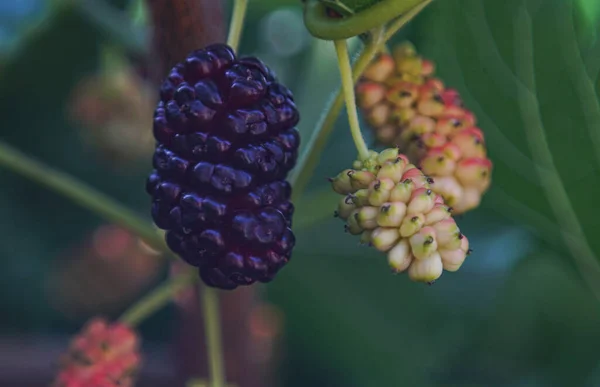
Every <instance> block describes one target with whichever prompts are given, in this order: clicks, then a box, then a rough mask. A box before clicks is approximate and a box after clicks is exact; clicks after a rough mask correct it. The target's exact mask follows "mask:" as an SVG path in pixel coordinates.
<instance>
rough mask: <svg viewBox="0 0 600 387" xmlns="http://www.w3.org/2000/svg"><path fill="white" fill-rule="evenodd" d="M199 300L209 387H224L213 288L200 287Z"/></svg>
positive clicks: (217, 317)
mask: <svg viewBox="0 0 600 387" xmlns="http://www.w3.org/2000/svg"><path fill="white" fill-rule="evenodd" d="M200 299H201V300H202V311H203V315H204V331H205V336H206V346H207V353H208V359H209V369H210V372H209V380H210V387H225V385H226V384H225V367H224V365H223V348H222V344H221V323H220V318H219V316H220V310H219V295H218V294H217V290H216V289H214V288H211V287H208V286H200Z"/></svg>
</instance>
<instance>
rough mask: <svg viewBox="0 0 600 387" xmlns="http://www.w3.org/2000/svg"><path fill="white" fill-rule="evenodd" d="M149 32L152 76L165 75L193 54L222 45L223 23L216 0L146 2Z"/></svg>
mask: <svg viewBox="0 0 600 387" xmlns="http://www.w3.org/2000/svg"><path fill="white" fill-rule="evenodd" d="M147 3H148V8H149V10H150V17H151V20H152V24H153V26H154V31H153V39H152V41H153V45H154V47H153V49H154V53H155V54H154V55H153V58H156V61H153V62H155V63H154V69H153V75H154V78H155V79H162V78H163V77H164V76H165V73H166V72H167V71H168V69H170V68H171V67H173V65H175V64H176V63H177V62H179V61H181V60H182V59H183V58H185V57H186V55H187V54H188V53H189V52H190V51H193V50H196V49H198V48H201V47H203V46H205V45H207V44H209V43H215V42H223V41H225V20H224V15H223V5H222V1H219V0H147Z"/></svg>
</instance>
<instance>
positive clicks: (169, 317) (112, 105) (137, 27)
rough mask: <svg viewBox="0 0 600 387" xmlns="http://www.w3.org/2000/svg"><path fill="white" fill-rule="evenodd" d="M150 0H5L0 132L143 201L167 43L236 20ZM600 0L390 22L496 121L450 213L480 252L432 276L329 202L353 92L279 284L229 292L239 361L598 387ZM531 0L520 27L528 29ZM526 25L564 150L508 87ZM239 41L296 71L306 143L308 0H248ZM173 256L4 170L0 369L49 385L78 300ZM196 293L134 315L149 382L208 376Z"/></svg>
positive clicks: (211, 1) (323, 52)
mask: <svg viewBox="0 0 600 387" xmlns="http://www.w3.org/2000/svg"><path fill="white" fill-rule="evenodd" d="M148 4H150V5H151V7H150V8H149V7H147V4H146V3H145V2H144V1H142V0H131V1H129V0H54V1H44V0H12V1H9V0H3V1H0V113H1V117H2V119H1V121H0V122H1V124H0V139H1V140H2V141H5V142H7V143H10V144H12V145H13V146H15V147H17V148H18V149H20V150H22V151H24V152H26V153H28V154H30V155H31V156H33V157H35V158H37V159H39V160H42V161H44V162H46V163H48V164H49V165H51V166H53V167H56V168H59V169H62V170H64V171H66V172H67V173H69V174H72V175H74V176H76V177H78V178H81V179H82V180H83V181H85V182H87V183H89V184H90V185H92V186H94V187H96V188H98V189H99V190H101V191H102V192H105V193H107V194H109V195H111V196H113V197H115V198H117V199H118V200H120V201H121V202H123V203H125V204H127V205H128V206H131V207H132V208H133V209H135V210H137V211H138V212H139V213H140V214H143V215H144V216H146V217H147V218H148V219H149V216H148V214H149V199H148V197H147V195H146V193H145V192H144V189H143V187H144V181H145V177H146V175H147V174H148V173H149V171H150V169H151V155H152V152H153V147H154V143H153V139H152V135H151V117H152V112H153V109H154V105H155V102H156V98H157V95H156V93H155V91H154V90H155V88H156V86H155V83H156V80H157V79H160V78H161V77H162V75H163V74H164V71H165V66H168V65H169V64H170V65H172V61H177V60H178V59H180V58H177V55H176V54H173V53H174V52H177V50H171V51H169V48H177V47H180V48H181V49H183V48H185V47H187V46H190V49H191V48H193V47H195V46H196V45H198V44H199V42H202V44H205V43H207V42H211V41H218V40H223V39H224V36H225V29H226V23H227V21H228V15H229V12H230V8H231V2H230V1H223V2H220V1H216V0H204V1H202V0H193V1H192V0H173V1H169V0H167V1H164V0H150V1H148ZM181 4H184V7H183V8H182V7H181V6H180V5H181ZM599 4H600V3H598V2H597V0H509V1H498V0H443V1H436V2H434V4H433V5H432V6H430V7H428V8H427V10H426V11H425V12H423V13H422V14H421V15H419V16H418V17H417V18H416V19H415V20H414V21H413V22H412V23H410V25H409V26H408V27H407V28H406V29H405V30H403V31H402V33H401V34H399V35H398V36H397V38H396V41H398V42H399V41H402V40H406V39H408V40H410V41H412V42H413V43H415V44H416V46H417V48H418V50H419V51H420V52H421V53H422V54H423V55H424V56H425V57H428V58H430V59H432V60H434V61H435V62H436V64H437V68H438V70H437V72H438V74H439V76H440V77H441V78H442V79H443V80H444V81H445V83H446V84H447V85H448V86H450V87H454V88H456V89H458V90H459V91H460V93H461V94H462V96H463V100H464V101H465V104H466V106H467V107H468V108H469V109H471V110H473V111H474V112H475V113H476V114H477V116H478V119H479V122H480V126H481V128H482V129H483V131H484V133H485V135H486V138H487V143H488V147H489V153H490V157H491V159H492V161H493V162H494V168H495V169H494V172H493V183H492V188H491V190H490V192H488V194H487V195H486V196H485V197H484V201H483V203H482V206H481V207H480V208H479V209H477V210H475V211H472V212H471V213H468V214H467V215H466V216H463V217H461V218H459V219H458V222H459V225H460V227H461V229H462V230H463V232H464V233H465V234H466V235H468V236H469V239H470V241H471V244H472V247H473V249H474V253H473V254H472V255H471V256H470V257H469V259H468V260H467V261H466V263H465V265H464V266H463V267H462V268H461V270H460V271H459V272H457V273H452V274H451V273H446V274H444V275H443V277H442V278H441V279H440V280H439V281H438V282H437V283H436V284H435V285H434V286H423V285H422V284H417V283H412V282H410V281H409V280H408V278H407V277H405V276H392V275H390V274H389V270H388V269H387V264H386V262H385V258H384V257H383V256H382V255H380V254H378V253H377V252H375V251H374V250H372V249H367V248H357V240H356V239H355V238H353V237H351V236H349V235H347V234H345V233H344V232H343V224H342V223H341V222H339V220H336V219H334V218H333V209H334V207H335V203H336V202H337V198H338V197H337V195H336V194H334V193H333V192H330V189H329V186H328V184H327V181H326V179H325V177H328V176H332V175H334V174H336V173H337V172H338V171H339V170H341V169H343V168H345V167H346V166H347V165H349V163H350V162H351V160H353V159H354V157H355V151H354V148H353V145H352V141H351V138H350V136H349V135H348V133H347V125H346V119H345V113H342V114H341V117H342V118H341V119H339V120H338V124H337V128H336V131H335V133H334V135H333V136H332V138H331V140H330V142H329V144H328V146H327V150H326V152H325V153H324V155H323V157H322V160H321V162H320V164H319V167H318V169H317V171H316V173H315V175H314V178H313V179H312V182H311V185H310V187H309V190H307V193H306V195H305V197H304V198H303V199H302V200H301V201H300V202H299V203H296V207H297V208H298V210H297V213H296V214H297V215H296V217H295V228H296V230H295V231H296V235H297V240H298V247H297V249H296V251H295V253H294V259H293V260H292V261H291V263H290V265H289V266H287V267H286V268H285V269H284V270H283V271H282V272H281V273H280V275H279V276H278V277H277V279H276V280H275V281H274V282H273V283H271V284H269V285H268V286H257V287H253V288H251V289H245V290H242V291H236V292H233V293H228V294H226V295H225V296H224V297H223V298H224V303H223V314H224V317H223V318H224V335H225V339H226V340H225V344H226V346H227V350H226V356H227V362H228V370H229V371H230V379H231V381H232V382H235V383H237V385H238V386H240V387H253V386H286V387H301V386H302V387H305V386H319V387H320V386H331V387H337V386H340V387H341V386H344V387H383V386H385V387H388V386H393V387H395V386H425V387H427V386H462V387H466V386H482V387H483V386H600V351H599V348H600V261H599V259H600V237H599V236H598V233H599V232H600V209H599V207H598V204H597V201H598V198H599V197H600V168H599V166H600V163H599V161H600V137H599V136H600V134H599V133H600V99H599V97H598V95H599V92H600V82H599V77H598V76H599V75H600V36H599V35H598V33H599V32H600V25H599V20H600V19H599V16H600V5H599ZM185 6H187V7H188V8H185ZM520 7H526V9H527V11H528V15H529V17H530V21H531V24H532V29H531V31H529V32H530V36H526V35H523V34H522V31H521V30H520V29H519V27H520V26H521V24H519V21H518V19H517V18H516V15H518V12H517V10H518V9H522V8H520ZM182 9H183V11H182ZM185 9H187V10H188V12H185ZM177 18H180V19H181V23H180V24H177V23H175V24H173V20H174V19H177ZM153 21H154V22H155V23H153ZM156 21H158V23H156ZM209 21H210V22H209ZM153 24H154V25H156V28H153ZM190 26H191V27H190ZM188 27H190V28H191V29H188V30H186V28H188ZM178 28H179V29H178ZM177 29H178V30H177ZM173 31H175V32H173ZM186 31H188V32H186ZM189 31H191V32H189ZM190 34H195V37H196V38H198V37H200V40H198V41H190V39H191V37H190ZM161 39H162V40H161ZM186 39H187V40H186ZM524 44H527V45H529V44H531V47H532V48H531V50H532V52H531V54H532V55H533V57H534V61H535V62H534V76H535V80H536V87H537V100H538V103H539V113H540V114H539V118H540V120H541V124H540V126H541V127H542V129H543V133H544V136H543V137H544V140H545V141H547V148H548V149H549V150H550V154H551V155H552V156H553V162H554V169H552V168H549V165H536V164H534V162H533V161H532V153H531V149H530V147H529V144H528V141H527V137H526V135H525V133H526V132H525V127H524V125H525V123H524V121H523V119H522V113H523V112H522V111H520V109H519V106H518V104H517V102H516V95H517V93H518V91H519V90H520V88H519V87H520V86H522V84H521V81H519V80H518V79H517V78H516V77H515V76H514V68H515V57H514V52H515V50H517V49H520V48H522V47H527V45H524ZM352 47H353V49H354V50H356V49H357V48H358V47H359V42H357V41H354V40H353V41H352ZM240 50H241V52H242V53H244V54H253V55H258V56H260V57H261V58H262V59H263V60H264V61H265V62H266V63H267V64H268V65H269V66H271V67H272V68H273V69H274V70H275V71H276V72H277V73H278V75H279V78H280V79H281V80H282V82H283V83H284V84H286V85H288V86H289V87H290V88H291V89H292V91H293V92H294V94H295V96H296V101H297V103H298V106H299V109H300V111H301V113H302V121H301V123H300V125H299V128H300V130H301V132H302V134H303V138H304V143H306V140H307V139H308V136H309V135H310V133H311V131H312V130H313V129H314V128H315V126H316V123H317V121H318V120H319V118H320V116H321V112H322V110H323V108H324V107H325V106H326V104H327V103H328V101H329V100H330V99H331V96H332V93H333V92H334V91H335V90H336V88H337V87H338V85H339V76H338V70H337V64H336V60H335V52H334V50H333V48H332V44H331V43H329V42H323V41H318V40H315V39H313V38H312V37H311V36H310V35H309V34H308V32H307V31H306V30H305V28H304V25H303V21H302V8H301V3H300V2H299V1H296V0H251V1H250V7H249V13H248V18H247V25H246V29H245V32H244V35H243V40H242V44H241V49H240ZM161 52H162V53H163V55H162V56H161V55H159V53H161ZM167 52H170V53H171V54H172V55H173V57H167V56H166V53H167ZM169 61H171V63H169ZM525 115H527V114H525ZM365 133H367V131H365ZM370 141H372V140H370ZM557 192H559V193H562V196H561V195H556V193H557ZM548 193H550V195H548ZM553 193H554V194H553ZM557 197H558V199H556V198H557ZM578 239H579V240H581V239H583V240H585V241H587V245H588V246H589V249H588V250H584V249H581V248H580V247H581V246H580V245H578V244H577V243H576V242H574V241H576V240H578ZM177 270H181V267H180V266H178V265H176V264H175V265H173V264H168V263H167V262H166V260H164V259H163V258H162V257H160V256H159V255H158V254H157V253H156V252H154V251H152V250H151V249H150V248H148V247H147V246H145V245H144V244H143V243H141V242H140V241H139V240H138V238H137V237H136V236H135V235H132V234H130V233H129V232H127V231H125V230H122V229H120V228H119V227H117V226H115V225H112V224H107V223H105V222H103V221H102V220H101V219H100V218H98V217H97V216H96V215H94V214H92V213H90V212H88V211H86V210H85V209H82V208H80V207H78V206H77V205H75V204H73V203H71V202H69V201H68V200H66V199H64V198H63V197H61V196H58V195H56V194H54V193H52V192H50V191H48V190H46V189H44V188H41V187H40V186H38V185H36V184H34V183H32V182H28V181H26V180H25V179H23V178H22V177H20V176H16V175H14V174H12V173H9V172H7V171H5V170H0V385H1V386H15V387H16V386H46V385H48V384H49V383H50V381H51V380H52V378H53V375H54V373H55V369H56V364H57V359H58V357H59V355H60V353H62V352H63V351H64V350H65V348H66V345H67V342H68V338H69V336H70V335H72V334H74V333H75V332H77V331H78V330H79V328H80V327H81V325H82V324H83V323H84V322H85V321H86V320H87V319H89V318H90V317H91V316H95V315H103V316H108V317H116V316H118V315H119V313H121V312H122V311H123V310H124V309H125V308H126V307H127V306H128V305H129V304H131V303H132V302H133V301H135V300H136V299H138V298H139V297H140V296H141V295H142V294H144V292H146V291H148V290H149V289H151V288H152V287H153V286H154V285H155V284H157V283H159V282H160V281H162V280H163V279H165V278H166V277H167V276H168V275H169V273H171V272H173V271H177ZM194 297H195V296H194V292H190V293H187V294H182V295H181V297H179V298H178V299H177V302H176V303H175V304H174V305H171V306H169V307H168V308H166V309H164V310H163V311H161V312H160V313H158V314H157V315H155V316H153V317H152V318H150V319H149V320H147V321H146V322H144V323H143V324H142V325H141V326H140V332H141V334H142V336H143V340H144V347H143V349H144V356H145V366H144V368H143V370H142V374H141V379H140V381H139V383H138V384H139V385H140V386H180V385H181V386H183V385H184V384H185V380H186V379H188V378H190V377H203V376H205V375H206V366H205V360H206V359H205V358H204V357H203V355H202V353H200V354H198V351H200V352H202V346H203V343H202V339H201V332H202V328H201V319H199V316H198V310H197V302H196V301H197V300H195V299H194Z"/></svg>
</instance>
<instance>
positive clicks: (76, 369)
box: [52, 319, 140, 387]
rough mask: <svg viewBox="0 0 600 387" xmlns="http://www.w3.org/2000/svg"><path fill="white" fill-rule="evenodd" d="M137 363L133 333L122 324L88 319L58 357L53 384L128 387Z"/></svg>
mask: <svg viewBox="0 0 600 387" xmlns="http://www.w3.org/2000/svg"><path fill="white" fill-rule="evenodd" d="M139 366H140V355H139V342H138V338H137V336H136V334H135V333H134V332H133V331H132V330H131V329H129V328H128V327H127V326H125V325H123V324H116V323H115V324H108V323H107V322H106V321H104V320H102V319H94V320H92V321H90V322H89V323H88V324H87V325H86V326H85V327H84V329H83V331H82V332H81V333H80V334H79V335H77V336H76V337H75V338H74V339H73V340H72V342H71V344H70V346H69V349H68V352H67V353H66V354H65V355H64V356H63V358H62V364H61V370H60V372H59V374H58V376H57V378H56V380H55V381H54V383H53V384H52V386H53V387H132V386H133V384H134V380H135V376H136V373H137V370H138V368H139Z"/></svg>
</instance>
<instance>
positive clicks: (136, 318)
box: [119, 270, 200, 328]
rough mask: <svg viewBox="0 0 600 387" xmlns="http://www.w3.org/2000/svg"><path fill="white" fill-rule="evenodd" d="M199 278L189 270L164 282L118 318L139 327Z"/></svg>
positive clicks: (194, 272) (194, 271)
mask: <svg viewBox="0 0 600 387" xmlns="http://www.w3.org/2000/svg"><path fill="white" fill-rule="evenodd" d="M199 278H200V276H199V275H198V272H197V271H196V270H190V271H189V272H187V273H185V274H181V275H178V276H177V277H174V278H171V279H169V280H167V281H165V282H164V283H163V284H162V285H160V286H159V287H157V288H156V289H154V290H153V291H152V292H150V293H148V294H147V295H145V296H144V297H143V298H142V299H141V300H139V301H138V302H136V303H135V304H133V305H132V306H131V307H130V308H129V309H127V310H126V311H125V313H123V314H122V315H121V317H120V318H119V321H121V322H122V323H124V324H127V325H128V326H130V327H132V328H133V327H135V326H137V325H139V324H140V323H141V322H142V321H144V320H145V319H146V318H148V317H150V316H151V315H153V314H154V313H156V312H157V311H158V310H160V309H161V308H163V307H164V306H165V305H167V304H168V303H169V302H171V300H172V299H173V297H174V296H175V295H176V294H177V293H178V292H180V291H182V290H183V289H185V288H187V287H188V286H190V285H192V284H194V283H195V282H197V281H198V279H199Z"/></svg>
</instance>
